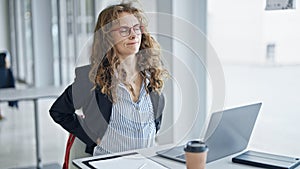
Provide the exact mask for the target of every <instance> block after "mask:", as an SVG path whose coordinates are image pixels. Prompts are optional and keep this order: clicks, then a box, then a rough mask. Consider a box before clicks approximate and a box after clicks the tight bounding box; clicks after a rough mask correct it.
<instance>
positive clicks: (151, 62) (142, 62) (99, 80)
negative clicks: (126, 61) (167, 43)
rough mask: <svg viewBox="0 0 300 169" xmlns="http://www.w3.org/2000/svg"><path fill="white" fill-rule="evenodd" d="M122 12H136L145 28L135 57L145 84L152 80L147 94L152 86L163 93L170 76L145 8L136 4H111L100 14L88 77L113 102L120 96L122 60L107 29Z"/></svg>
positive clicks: (134, 13)
mask: <svg viewBox="0 0 300 169" xmlns="http://www.w3.org/2000/svg"><path fill="white" fill-rule="evenodd" d="M123 12H127V13H129V14H133V15H134V16H135V17H136V18H137V19H138V21H139V22H140V25H141V26H142V28H143V29H142V38H141V45H140V48H139V52H138V53H137V54H136V56H137V57H138V58H137V66H138V70H139V71H140V74H141V75H142V79H143V82H144V84H146V80H147V79H148V80H149V85H148V86H147V88H146V91H147V93H149V92H150V91H149V89H150V90H154V91H156V92H158V93H160V92H161V89H162V88H163V85H164V78H166V77H168V76H169V73H168V71H167V70H166V69H165V68H163V63H162V60H161V50H160V46H159V44H158V42H157V41H155V39H154V38H153V37H152V36H151V35H150V34H149V33H148V32H147V21H146V18H145V16H144V13H143V11H142V10H140V9H137V8H135V7H133V5H132V4H131V3H121V4H118V5H112V6H109V7H107V8H105V9H104V10H103V11H102V12H101V13H100V14H99V16H98V21H97V24H96V26H95V30H94V39H93V40H94V41H93V46H92V54H91V57H90V61H91V70H90V72H89V78H90V80H91V81H92V83H93V84H94V88H96V87H99V88H100V89H101V92H102V93H103V94H105V95H107V96H108V97H109V99H110V100H111V101H113V102H115V101H116V99H117V96H116V86H117V83H118V80H117V77H116V73H117V72H115V71H116V70H117V68H118V66H119V65H120V60H119V58H118V56H117V55H116V48H115V46H114V43H113V40H112V37H111V36H110V34H109V33H108V32H109V31H110V29H111V27H112V24H113V23H114V22H116V21H117V19H118V18H120V14H121V13H123Z"/></svg>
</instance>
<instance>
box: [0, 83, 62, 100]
mask: <svg viewBox="0 0 300 169" xmlns="http://www.w3.org/2000/svg"><path fill="white" fill-rule="evenodd" d="M63 89H64V87H56V86H45V87H36V88H35V87H34V88H25V89H15V88H5V89H0V101H13V100H33V99H37V98H51V97H53V98H56V97H57V96H59V95H60V94H61V92H62V91H63Z"/></svg>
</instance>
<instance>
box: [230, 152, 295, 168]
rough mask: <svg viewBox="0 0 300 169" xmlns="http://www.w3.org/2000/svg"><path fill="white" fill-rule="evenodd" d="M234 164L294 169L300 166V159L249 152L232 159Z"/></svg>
mask: <svg viewBox="0 0 300 169" xmlns="http://www.w3.org/2000/svg"><path fill="white" fill-rule="evenodd" d="M232 162H234V163H241V164H247V165H252V166H257V167H263V168H272V169H293V168H295V167H297V166H298V165H299V164H300V159H299V158H294V157H288V156H281V155H274V154H268V153H262V152H257V151H247V152H244V153H242V154H240V155H238V156H236V157H233V158H232Z"/></svg>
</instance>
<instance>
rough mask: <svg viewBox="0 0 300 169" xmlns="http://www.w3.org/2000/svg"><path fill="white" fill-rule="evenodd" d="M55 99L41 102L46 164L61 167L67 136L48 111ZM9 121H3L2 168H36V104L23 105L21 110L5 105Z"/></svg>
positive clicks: (0, 127)
mask: <svg viewBox="0 0 300 169" xmlns="http://www.w3.org/2000/svg"><path fill="white" fill-rule="evenodd" d="M53 101H54V100H53V99H44V100H41V101H39V113H40V121H39V124H40V136H41V139H40V140H41V147H42V162H43V163H53V162H55V163H59V164H61V163H62V161H63V156H64V149H65V144H66V139H67V133H66V132H64V131H63V130H62V128H60V127H59V126H58V125H56V124H55V123H54V122H53V121H52V119H51V117H50V116H49V113H48V110H49V107H50V106H51V104H52V102H53ZM1 110H2V113H3V114H4V116H5V119H4V120H2V121H0V168H1V169H6V168H16V167H26V166H34V165H36V155H35V137H34V136H35V133H34V114H33V102H31V101H21V102H19V109H15V108H14V109H11V108H9V107H8V106H7V104H6V103H1Z"/></svg>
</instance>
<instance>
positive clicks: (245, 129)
mask: <svg viewBox="0 0 300 169" xmlns="http://www.w3.org/2000/svg"><path fill="white" fill-rule="evenodd" d="M261 105H262V103H255V104H250V105H245V106H241V107H236V108H232V109H227V110H223V111H219V112H214V113H212V115H211V117H210V121H209V123H208V126H207V129H206V133H205V136H204V140H202V141H204V142H205V144H206V145H207V146H208V148H209V151H208V154H207V161H206V162H207V163H209V162H212V161H215V160H218V159H220V158H223V157H226V156H228V155H232V154H234V153H237V152H240V151H242V150H244V149H246V147H247V145H248V142H249V139H250V136H251V133H252V130H253V127H254V124H255V121H256V118H257V115H258V112H259V110H260V108H261ZM183 148H184V145H182V146H177V147H174V148H171V149H167V150H162V151H158V152H156V153H157V154H158V156H161V157H165V158H168V159H172V160H176V161H180V162H185V156H184V151H183Z"/></svg>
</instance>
